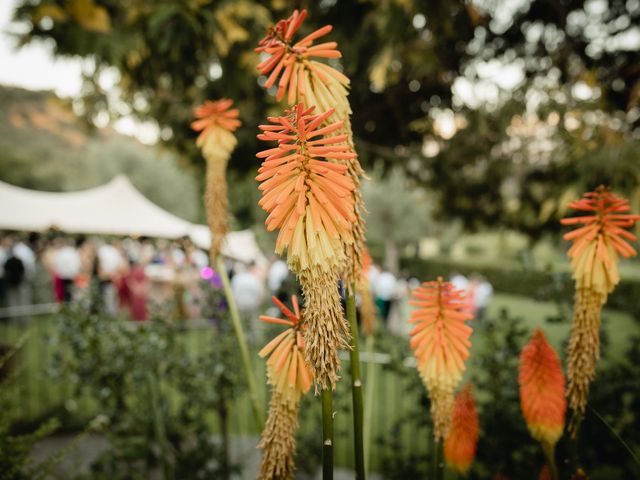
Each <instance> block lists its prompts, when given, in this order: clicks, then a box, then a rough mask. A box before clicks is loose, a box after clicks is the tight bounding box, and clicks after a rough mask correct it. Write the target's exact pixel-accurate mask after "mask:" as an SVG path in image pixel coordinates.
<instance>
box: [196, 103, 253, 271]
mask: <svg viewBox="0 0 640 480" xmlns="http://www.w3.org/2000/svg"><path fill="white" fill-rule="evenodd" d="M232 105H233V101H232V100H229V99H228V98H223V99H221V100H217V101H215V102H213V101H210V100H207V101H206V102H204V103H203V104H202V105H200V106H199V107H196V108H195V109H194V115H195V117H196V120H194V121H193V122H192V123H191V128H193V130H195V131H196V132H200V135H198V138H197V140H196V144H197V145H198V147H200V148H201V149H202V154H203V156H204V157H205V159H206V160H207V168H206V179H205V195H204V198H205V207H206V208H205V209H206V213H207V223H208V224H209V231H210V233H211V249H210V251H209V255H210V257H211V260H212V262H215V258H216V257H217V255H218V253H219V252H220V249H221V246H222V242H223V241H224V238H225V236H226V234H227V233H228V232H229V226H228V225H227V215H228V210H229V202H228V199H227V181H226V170H227V163H228V161H229V158H230V157H231V152H232V151H233V149H234V148H235V146H236V144H237V143H238V141H237V140H236V137H235V135H234V134H233V132H234V131H235V130H236V129H237V128H238V127H239V126H240V125H241V122H240V120H239V118H238V117H239V116H240V112H238V110H237V109H235V108H233V109H232V108H231V106H232Z"/></svg>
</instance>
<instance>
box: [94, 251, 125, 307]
mask: <svg viewBox="0 0 640 480" xmlns="http://www.w3.org/2000/svg"><path fill="white" fill-rule="evenodd" d="M96 257H97V260H98V262H97V264H98V268H97V270H98V272H97V273H98V278H99V279H100V295H101V296H102V305H103V307H104V310H105V312H106V313H107V314H108V315H116V314H117V313H118V300H117V291H116V287H115V285H114V281H115V280H116V278H117V276H118V275H119V274H120V272H121V270H122V268H123V264H124V259H123V258H122V255H121V254H120V252H119V251H118V249H117V248H116V247H115V246H113V245H112V244H111V243H109V242H105V243H104V244H102V245H100V246H99V247H98V251H97V255H96Z"/></svg>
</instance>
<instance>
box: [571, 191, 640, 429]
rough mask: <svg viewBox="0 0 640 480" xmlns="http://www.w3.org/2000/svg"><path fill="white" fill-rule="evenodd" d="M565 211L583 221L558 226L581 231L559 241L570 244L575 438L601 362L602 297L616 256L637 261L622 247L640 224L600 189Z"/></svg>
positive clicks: (614, 279) (612, 280) (614, 275)
mask: <svg viewBox="0 0 640 480" xmlns="http://www.w3.org/2000/svg"><path fill="white" fill-rule="evenodd" d="M569 207H571V208H573V209H575V210H579V211H582V212H588V214H587V215H581V216H577V217H571V218H565V219H562V220H561V223H562V224H563V225H581V226H580V227H578V228H576V229H575V230H573V231H572V232H569V233H567V234H566V235H564V239H565V240H570V241H572V242H573V244H572V245H571V248H570V249H569V251H568V255H569V257H570V258H571V267H572V269H573V278H574V280H575V285H576V293H575V301H574V310H573V325H572V327H571V338H570V340H569V347H568V374H569V385H568V392H567V395H568V398H569V406H570V407H571V410H572V411H573V415H572V418H571V423H570V430H571V432H572V434H573V435H574V436H575V435H576V434H577V430H578V428H579V425H580V423H581V421H582V418H583V417H584V413H585V410H586V406H587V397H588V393H589V385H590V383H591V382H592V381H593V379H594V377H595V374H596V364H597V362H598V359H599V358H600V314H601V311H602V307H603V306H604V304H605V303H606V301H607V296H608V295H609V293H611V292H612V291H613V289H614V288H615V286H616V285H617V284H618V282H619V281H620V274H619V272H618V261H619V256H620V255H621V256H623V257H625V258H628V257H631V256H634V255H636V251H635V250H634V249H633V248H632V247H631V246H630V245H629V244H628V243H627V241H629V240H631V241H635V240H636V237H635V236H634V235H633V234H632V233H631V232H629V231H627V230H626V229H627V228H630V227H632V226H633V225H634V223H635V222H636V221H638V220H640V215H630V214H628V213H626V212H629V210H630V208H629V202H628V201H627V200H626V199H624V198H620V197H617V196H615V195H614V194H613V193H612V192H611V191H609V190H608V189H607V188H606V187H604V186H600V187H599V188H598V189H596V191H594V192H588V193H585V194H584V195H583V197H582V198H581V199H580V200H576V201H574V202H571V203H570V204H569Z"/></svg>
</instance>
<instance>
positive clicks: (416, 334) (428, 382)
mask: <svg viewBox="0 0 640 480" xmlns="http://www.w3.org/2000/svg"><path fill="white" fill-rule="evenodd" d="M409 305H412V306H414V307H417V308H416V309H415V310H414V311H413V312H412V313H411V318H410V319H409V323H415V326H414V327H413V329H412V330H411V333H410V336H411V340H410V345H411V348H412V349H413V353H414V355H415V357H416V361H417V367H418V372H419V373H420V377H421V378H422V381H423V382H424V384H425V386H426V387H427V390H428V392H429V397H430V398H431V417H432V419H433V424H434V439H435V441H436V444H437V443H438V442H440V440H444V439H445V438H446V437H447V435H448V433H449V429H450V427H451V414H452V408H453V392H454V390H455V388H456V386H457V385H458V384H459V383H460V380H461V379H462V373H463V372H464V369H465V365H464V362H465V360H466V359H467V358H468V357H469V347H470V346H471V342H470V340H469V337H470V336H471V332H472V329H471V327H469V326H468V325H466V323H465V322H466V321H467V320H471V319H472V318H473V315H471V314H470V313H468V312H469V303H468V302H467V299H466V298H465V295H464V293H463V292H462V291H461V290H456V289H455V288H454V286H453V285H452V284H451V283H449V282H445V281H443V280H442V277H438V279H437V280H436V281H434V282H425V283H423V284H422V285H421V286H419V287H417V288H416V289H415V290H414V291H413V293H412V298H411V300H410V301H409Z"/></svg>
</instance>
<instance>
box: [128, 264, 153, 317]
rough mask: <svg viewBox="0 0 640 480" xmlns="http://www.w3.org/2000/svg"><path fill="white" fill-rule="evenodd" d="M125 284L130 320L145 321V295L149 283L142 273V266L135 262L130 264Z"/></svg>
mask: <svg viewBox="0 0 640 480" xmlns="http://www.w3.org/2000/svg"><path fill="white" fill-rule="evenodd" d="M126 283H127V290H128V291H129V311H130V313H131V318H132V319H133V320H135V321H137V322H143V321H145V320H146V319H147V294H148V291H149V281H148V279H147V275H146V274H145V273H144V266H143V265H140V264H139V263H137V262H131V268H130V269H129V273H128V274H127V276H126Z"/></svg>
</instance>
